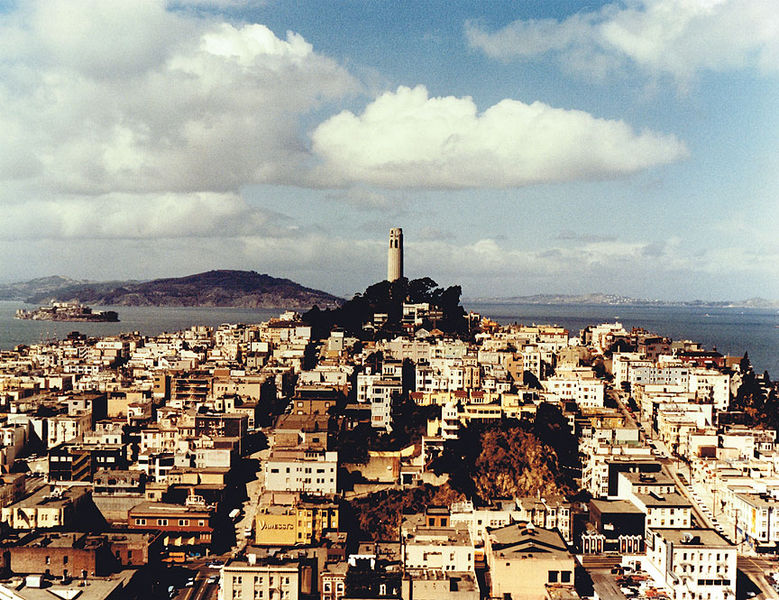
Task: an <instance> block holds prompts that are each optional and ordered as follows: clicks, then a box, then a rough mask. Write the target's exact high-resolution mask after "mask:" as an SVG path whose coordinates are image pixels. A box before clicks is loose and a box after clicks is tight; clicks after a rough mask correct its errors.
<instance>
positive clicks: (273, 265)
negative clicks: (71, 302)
mask: <svg viewBox="0 0 779 600" xmlns="http://www.w3.org/2000/svg"><path fill="white" fill-rule="evenodd" d="M0 6H1V7H2V14H1V15H0V17H1V18H0V103H1V104H0V105H2V106H3V111H2V114H0V148H4V151H3V152H2V153H0V181H1V182H2V185H0V213H1V214H2V217H3V218H2V219H0V256H2V259H0V280H4V281H16V280H24V279H29V278H32V277H38V276H46V275H52V274H61V275H65V276H70V277H74V278H85V279H98V280H105V279H114V278H134V279H146V278H152V277H162V276H178V275H185V274H190V273H194V272H199V271H203V270H207V269H215V268H236V269H252V270H256V271H259V272H266V273H269V274H272V275H275V276H284V277H289V278H291V279H294V280H296V281H299V282H301V283H303V284H305V285H309V286H312V287H317V288H321V289H325V290H328V291H330V292H334V293H337V294H343V295H350V294H352V293H353V292H355V291H358V290H361V289H364V288H365V287H366V286H367V285H369V284H371V283H373V282H375V281H377V280H379V279H381V278H383V276H384V274H385V260H386V250H385V247H386V237H387V233H388V230H389V228H390V227H394V226H400V227H403V229H404V233H405V240H406V270H407V273H406V274H407V275H408V276H409V277H417V276H430V277H432V278H433V279H435V280H437V281H438V282H439V283H441V284H446V285H449V284H454V283H459V284H461V285H462V286H463V291H464V295H465V296H470V297H476V296H481V297H484V296H514V295H524V294H535V293H587V292H606V293H621V294H626V295H632V296H641V297H652V298H664V299H693V298H705V299H712V300H719V299H743V298H748V297H753V296H762V297H767V298H774V299H776V298H779V277H778V275H779V271H778V269H779V267H777V265H779V242H777V239H778V238H777V235H776V231H777V229H779V228H778V227H777V225H779V219H778V218H777V217H778V216H779V214H778V213H779V208H778V206H779V203H778V202H777V191H778V190H779V175H777V174H778V173H779V164H777V162H778V159H777V156H779V153H777V139H779V123H778V122H777V116H776V112H777V111H776V103H777V100H778V99H779V93H777V92H779V87H778V86H777V83H778V76H779V11H776V9H775V4H774V2H773V0H630V1H622V2H587V3H585V2H550V1H544V2H541V1H538V2H530V1H525V2H519V1H516V2H500V1H491V2H465V1H449V2H438V1H433V0H428V1H418V2H404V3H392V2H368V1H365V2H356V1H339V2H335V1H332V2H328V1H317V2H313V1H312V2H280V1H274V0H268V1H265V2H248V1H247V2H241V1H234V2H233V1H228V0H222V1H215V2H207V1H204V0H193V1H187V0H181V1H176V2H164V1H162V0H159V1H157V0H145V1H143V2H130V3H128V2H123V1H120V0H116V1H104V0H100V1H98V0H92V1H86V0H85V1H81V0H78V1H74V0H49V1H41V2H36V1H30V2H27V1H25V2H6V3H0Z"/></svg>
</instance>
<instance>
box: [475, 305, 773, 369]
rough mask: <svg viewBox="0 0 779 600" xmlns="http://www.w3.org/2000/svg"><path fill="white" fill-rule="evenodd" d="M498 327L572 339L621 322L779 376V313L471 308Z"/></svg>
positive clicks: (658, 308) (641, 308)
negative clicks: (520, 326) (546, 328)
mask: <svg viewBox="0 0 779 600" xmlns="http://www.w3.org/2000/svg"><path fill="white" fill-rule="evenodd" d="M466 308H467V309H469V310H474V311H476V312H479V313H481V314H482V315H484V316H489V317H491V318H493V319H495V320H496V321H498V322H499V323H503V324H506V323H513V322H517V323H524V324H525V325H530V324H533V323H536V324H545V323H552V324H557V325H560V326H562V327H565V328H567V329H568V330H569V331H571V333H572V334H574V333H576V332H578V331H579V330H580V329H582V328H583V327H586V326H587V325H593V324H598V323H605V322H614V321H615V320H619V321H620V322H621V323H622V325H623V326H624V327H625V329H627V330H628V331H630V328H631V327H643V328H644V329H647V330H649V331H652V332H654V333H657V334H660V335H665V336H668V337H671V338H673V339H675V340H683V339H689V340H694V341H696V342H701V343H702V344H703V345H704V347H706V348H707V349H712V348H715V347H716V348H717V350H719V351H720V352H722V353H723V354H730V355H734V356H743V354H744V351H749V359H750V360H751V362H752V365H753V366H754V368H755V371H757V372H758V373H762V372H763V371H766V370H767V371H768V372H769V373H770V374H771V375H772V376H773V378H776V376H777V375H779V311H777V310H776V309H746V308H691V307H677V306H673V307H672V306H603V305H581V306H573V305H561V304H482V303H469V304H468V305H467V306H466Z"/></svg>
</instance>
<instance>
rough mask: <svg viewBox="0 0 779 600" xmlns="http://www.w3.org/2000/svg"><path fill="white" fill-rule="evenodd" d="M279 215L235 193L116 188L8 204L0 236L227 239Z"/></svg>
mask: <svg viewBox="0 0 779 600" xmlns="http://www.w3.org/2000/svg"><path fill="white" fill-rule="evenodd" d="M275 220H276V217H275V215H272V214H268V213H265V212H263V211H260V210H257V209H254V208H252V207H250V206H249V205H248V204H247V203H246V202H245V201H244V200H243V198H241V197H240V196H238V195H237V194H232V193H224V194H217V193H209V192H203V193H194V194H174V193H168V194H121V193H117V194H107V195H104V196H98V197H90V198H84V197H77V198H67V199H65V198H58V199H57V200H56V201H52V200H38V201H30V202H25V203H17V204H9V205H7V206H6V207H5V208H4V209H3V219H2V220H0V240H29V239H39V240H40V239H50V240H86V239H146V240H151V239H159V238H182V237H221V238H225V237H236V236H241V235H256V234H257V233H258V232H260V231H264V230H266V229H267V228H268V225H269V224H271V223H273V224H275V225H278V223H274V221H275Z"/></svg>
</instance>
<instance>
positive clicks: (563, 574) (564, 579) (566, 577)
mask: <svg viewBox="0 0 779 600" xmlns="http://www.w3.org/2000/svg"><path fill="white" fill-rule="evenodd" d="M560 583H571V572H570V571H560Z"/></svg>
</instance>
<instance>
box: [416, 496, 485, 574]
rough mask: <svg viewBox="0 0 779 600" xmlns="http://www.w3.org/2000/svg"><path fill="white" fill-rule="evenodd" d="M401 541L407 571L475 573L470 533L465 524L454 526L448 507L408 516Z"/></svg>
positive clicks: (429, 508) (430, 508)
mask: <svg viewBox="0 0 779 600" xmlns="http://www.w3.org/2000/svg"><path fill="white" fill-rule="evenodd" d="M401 539H402V544H401V552H402V560H403V565H404V567H405V568H406V569H432V570H437V571H446V572H451V571H468V572H473V571H474V570H475V556H474V547H473V541H472V539H471V534H470V531H469V530H468V527H467V526H466V525H464V524H462V525H455V524H452V523H451V522H450V518H449V509H447V508H434V507H428V509H427V510H426V511H425V512H424V513H419V514H414V515H405V516H404V518H403V522H402V524H401Z"/></svg>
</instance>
